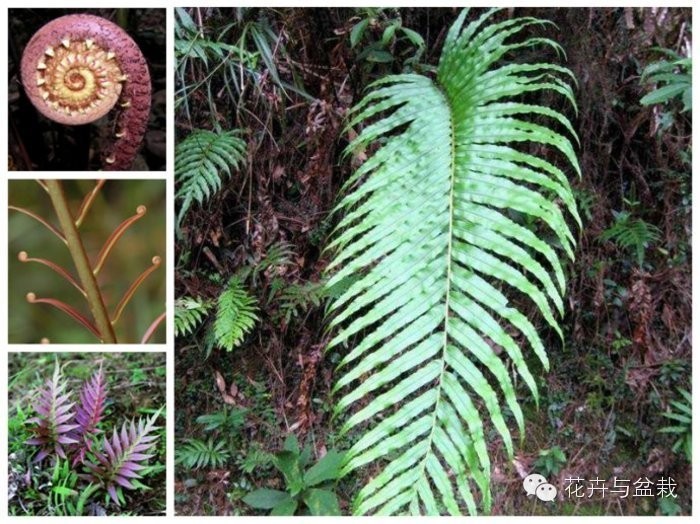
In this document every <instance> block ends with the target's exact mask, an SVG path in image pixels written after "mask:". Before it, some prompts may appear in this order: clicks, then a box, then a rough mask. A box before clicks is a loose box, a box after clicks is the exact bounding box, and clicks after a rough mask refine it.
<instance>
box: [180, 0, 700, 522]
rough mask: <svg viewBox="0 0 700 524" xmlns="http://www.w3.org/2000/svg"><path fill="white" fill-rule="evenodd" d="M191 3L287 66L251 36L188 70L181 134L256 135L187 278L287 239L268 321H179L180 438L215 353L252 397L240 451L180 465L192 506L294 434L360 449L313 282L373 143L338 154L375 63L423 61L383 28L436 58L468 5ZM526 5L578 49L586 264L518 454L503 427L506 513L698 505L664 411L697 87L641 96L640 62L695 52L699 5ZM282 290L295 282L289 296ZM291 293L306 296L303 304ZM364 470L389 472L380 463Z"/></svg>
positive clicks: (673, 379)
mask: <svg viewBox="0 0 700 524" xmlns="http://www.w3.org/2000/svg"><path fill="white" fill-rule="evenodd" d="M187 13H188V14H189V15H190V17H191V19H192V21H193V23H194V24H195V25H196V28H197V30H198V31H201V33H200V34H201V35H202V37H203V38H204V39H207V40H210V41H214V42H225V43H228V44H231V45H237V46H239V47H240V48H244V49H247V50H249V51H251V52H256V49H259V47H257V48H256V42H253V41H252V39H251V38H250V34H251V33H250V27H251V26H252V25H257V26H258V27H264V28H269V29H270V31H271V34H272V36H273V37H274V38H272V37H271V39H270V46H269V47H270V49H271V55H272V57H273V61H272V63H273V64H274V67H275V68H276V72H275V71H273V70H272V69H271V68H270V64H269V63H266V62H265V61H264V60H262V59H260V60H258V61H257V62H256V63H255V64H254V65H250V64H247V65H245V66H240V63H238V66H237V65H236V64H237V63H236V61H235V60H234V58H235V55H233V57H232V55H229V60H228V61H220V60H217V59H216V57H215V55H209V61H208V62H207V63H206V64H205V63H204V61H202V60H199V61H197V60H190V61H189V62H188V63H187V64H186V66H185V67H183V68H182V69H181V70H180V72H179V74H178V76H177V78H176V93H177V95H176V114H177V118H176V120H177V121H176V134H177V137H178V138H179V139H183V138H184V137H186V136H187V135H188V134H189V133H190V132H191V130H192V129H198V128H203V129H215V130H218V129H223V130H227V129H233V128H240V129H242V130H244V133H245V137H246V139H247V141H248V163H247V166H246V168H245V169H243V170H242V171H241V172H240V173H238V174H236V175H234V176H233V178H232V179H230V180H229V181H227V182H225V183H224V189H223V190H222V191H220V192H218V193H217V194H216V195H215V196H214V197H213V199H212V200H211V201H210V203H208V204H207V205H205V206H204V207H199V206H195V207H193V208H192V210H191V211H190V213H189V214H188V215H187V216H186V218H185V220H184V222H183V224H182V234H183V239H182V241H181V242H179V243H178V245H177V246H176V258H177V262H176V264H177V274H176V295H177V296H196V297H204V298H210V299H214V298H215V297H216V296H218V294H219V293H220V290H221V288H222V286H223V283H225V282H226V281H227V279H228V277H229V276H230V275H232V274H233V273H234V272H236V271H239V270H240V269H241V268H244V267H256V266H257V265H260V263H261V261H265V260H266V259H267V258H268V257H269V256H270V254H271V253H274V249H272V248H273V247H274V246H280V245H284V246H286V248H287V249H288V250H289V251H290V252H291V254H290V255H289V256H288V257H286V258H283V259H280V260H277V261H276V262H275V263H273V264H271V265H269V266H266V269H265V270H264V271H262V272H261V274H260V275H259V278H257V279H256V280H255V282H254V283H251V284H250V285H249V288H250V289H249V291H250V293H251V294H252V295H254V296H255V297H257V299H258V302H259V304H260V305H261V311H260V317H261V320H260V321H259V322H258V324H257V327H256V328H255V329H254V330H253V332H252V333H251V334H250V335H249V336H248V338H247V339H246V341H245V343H244V344H243V345H242V346H241V347H239V348H237V349H235V350H234V352H232V353H224V352H218V351H213V352H211V354H210V356H209V357H208V358H207V359H203V358H202V355H207V354H208V351H207V345H208V343H207V341H206V340H205V338H206V337H205V329H201V330H200V331H199V332H197V333H195V336H192V337H184V338H182V339H179V340H178V348H177V372H176V375H177V383H176V384H177V386H176V387H177V399H178V401H177V426H176V431H177V436H178V438H180V439H182V438H193V437H194V438H202V437H204V436H205V433H204V432H203V428H202V426H201V425H200V424H197V423H196V422H195V419H196V417H197V416H199V415H202V414H206V413H211V412H217V411H219V410H221V409H223V408H224V403H223V401H224V400H225V399H223V398H222V395H221V394H220V392H219V391H218V390H217V388H216V383H215V379H214V376H215V375H214V373H215V372H219V373H221V374H222V376H223V378H224V379H225V381H226V384H227V385H226V387H227V388H228V387H229V385H230V384H233V385H232V386H231V387H230V393H231V395H230V398H229V399H227V402H228V404H233V405H234V406H235V409H241V410H246V412H245V413H246V414H245V421H244V422H241V424H240V425H239V427H238V430H237V431H236V432H235V435H234V436H232V437H223V436H218V435H217V438H227V439H229V440H228V441H227V445H229V446H231V447H232V449H235V452H234V453H232V454H231V458H230V460H229V461H228V462H227V464H226V466H225V467H221V468H213V469H211V470H209V471H195V472H192V471H185V470H183V469H182V468H181V469H180V470H178V475H177V476H178V482H177V489H176V491H177V495H176V497H177V499H176V501H177V503H178V510H179V511H180V512H181V513H186V514H198V513H207V514H234V513H249V512H250V511H251V510H250V508H248V507H246V506H245V505H243V504H241V502H240V501H239V499H240V498H241V497H242V496H243V495H244V494H245V493H246V492H247V491H249V490H250V489H252V488H253V487H265V486H266V487H279V485H278V483H279V479H277V478H276V476H275V474H274V472H273V470H271V469H270V468H269V466H265V461H264V460H263V459H261V460H260V464H262V466H260V467H256V468H252V469H250V470H249V469H247V468H246V464H249V462H247V460H248V459H247V457H250V456H258V455H260V454H261V453H262V452H263V451H264V452H273V451H276V450H278V449H279V448H280V446H281V443H282V441H283V440H284V437H285V435H287V434H288V433H295V434H297V435H298V436H300V438H302V439H303V440H306V441H307V442H311V443H312V444H313V447H314V450H315V452H316V454H317V455H321V454H323V452H324V451H325V450H326V449H328V448H330V447H332V446H339V447H341V448H342V447H345V446H347V441H338V440H337V437H336V434H335V432H334V431H335V429H336V428H335V427H334V424H333V423H331V421H330V415H329V410H330V407H331V406H332V398H331V397H330V394H329V390H330V386H331V384H332V376H333V368H334V363H335V362H336V361H337V359H338V355H337V354H335V353H330V354H326V355H324V354H323V348H324V347H325V345H326V343H327V341H328V335H327V333H326V332H324V329H323V308H322V307H318V306H316V305H315V304H314V300H312V297H313V293H311V292H310V290H311V289H313V286H314V283H316V282H318V281H319V280H320V279H321V273H322V271H323V269H324V267H325V266H326V264H327V263H328V259H327V257H326V256H324V255H323V254H322V249H323V247H324V245H325V244H326V241H327V235H328V233H329V232H330V230H331V228H332V226H333V222H332V220H331V219H329V211H330V210H331V209H332V207H333V205H334V203H335V201H336V198H337V192H338V188H339V185H340V184H341V183H342V181H343V180H345V179H346V178H347V177H348V175H349V173H350V171H351V170H352V168H353V167H356V165H357V162H359V161H361V158H357V157H342V156H341V153H342V151H343V148H344V146H345V145H346V144H347V139H348V135H351V134H352V133H353V131H352V130H350V131H349V132H348V134H345V133H344V130H343V126H344V120H343V119H344V116H345V115H346V112H347V110H348V108H349V107H350V106H352V105H353V104H354V103H356V102H357V101H359V99H360V98H361V96H362V94H363V92H364V90H365V88H366V87H367V85H368V84H369V83H370V82H371V81H372V80H374V79H377V78H380V77H382V76H384V75H386V74H388V73H392V72H393V73H398V72H402V71H404V70H406V69H407V68H408V69H410V68H411V67H412V66H413V64H414V63H415V61H413V57H414V56H415V53H416V46H415V45H414V44H413V43H412V42H411V41H410V40H408V39H399V38H395V39H393V40H390V41H389V43H388V45H386V46H383V47H382V46H381V45H378V42H381V40H382V36H383V34H384V30H385V29H386V27H387V26H388V25H389V24H390V23H391V21H392V20H396V19H400V20H401V24H402V26H404V27H408V28H411V29H413V30H414V31H416V32H417V33H418V34H419V35H421V36H422V37H423V39H424V41H425V44H426V45H425V52H424V54H423V55H422V57H420V62H423V63H428V64H432V65H435V63H436V61H437V59H438V57H439V52H440V48H441V45H442V42H443V40H444V37H445V32H446V30H447V28H448V27H449V26H450V24H451V23H452V21H453V20H454V19H455V17H456V16H457V13H458V11H457V10H456V9H447V8H445V9H422V8H405V9H383V10H377V11H368V10H365V9H349V8H347V9H346V8H337V9H336V8H332V9H235V10H232V9H218V8H209V9H207V8H200V9H188V10H187ZM512 15H515V16H526V15H534V16H538V17H542V18H546V19H549V20H552V21H553V22H555V23H556V24H557V26H558V30H556V29H549V30H548V31H547V33H546V36H548V37H550V38H553V39H554V40H556V41H558V42H559V43H560V44H561V45H562V46H563V48H564V49H565V50H566V53H567V60H566V62H565V65H567V66H568V67H569V68H571V69H572V71H573V72H574V73H575V75H576V77H577V79H578V82H579V85H578V88H577V89H576V96H577V101H578V106H579V113H578V115H575V114H573V113H572V112H571V111H570V110H569V109H568V108H564V107H561V108H559V109H561V110H562V111H565V112H567V114H568V115H569V117H570V118H571V120H572V122H573V123H574V126H575V127H576V129H577V132H578V134H579V137H580V140H581V145H580V148H579V149H578V154H579V158H580V161H581V165H582V170H583V176H582V178H581V179H580V180H573V181H572V182H573V186H574V189H575V194H576V197H577V201H578V205H579V208H580V212H581V215H582V217H583V220H584V228H583V230H582V231H581V233H580V239H579V246H578V250H577V260H576V263H575V264H574V265H573V266H571V267H570V268H569V271H568V274H569V277H568V298H567V300H568V303H567V304H568V307H567V312H566V317H565V319H564V328H565V344H564V347H563V348H562V347H561V345H560V344H559V342H558V341H557V338H556V336H552V334H551V333H550V335H549V336H548V344H547V346H548V351H549V352H550V359H551V361H552V370H551V372H550V373H549V374H542V376H541V377H540V378H539V382H540V387H541V392H542V395H543V397H542V399H541V401H540V407H539V409H536V408H535V406H534V405H529V406H527V407H526V418H527V420H528V423H527V427H526V432H525V435H523V441H522V445H521V446H520V447H519V449H518V450H517V451H516V460H515V463H510V462H509V461H508V460H507V457H505V455H504V453H503V451H502V447H501V445H500V443H499V442H498V441H497V440H496V439H494V440H493V442H492V445H491V449H490V451H491V453H492V457H494V460H493V466H492V467H493V479H494V484H493V490H494V497H495V498H494V514H533V513H535V514H540V513H541V514H579V515H581V514H590V515H601V514H625V515H627V514H637V515H642V514H676V513H679V512H680V513H685V514H687V513H689V512H690V508H691V476H690V468H689V467H688V462H687V460H686V459H685V458H684V456H683V454H682V453H677V452H673V451H672V449H671V448H672V445H673V443H674V437H673V435H669V434H665V433H660V432H659V431H658V430H659V429H660V428H661V427H663V426H667V425H669V423H670V421H669V420H668V419H667V418H665V417H664V416H663V413H664V412H665V411H666V410H667V409H668V408H669V407H670V402H671V401H674V400H678V399H679V398H680V397H679V388H683V389H687V390H690V372H691V249H690V232H691V229H690V228H691V224H690V218H691V178H690V139H691V127H690V113H683V114H681V113H680V108H681V106H680V105H674V104H670V105H667V106H664V107H660V106H652V107H645V106H642V105H641V104H640V102H639V101H640V99H641V98H642V97H643V96H644V95H645V94H646V93H648V92H649V91H650V90H651V87H650V86H647V85H643V84H642V83H641V82H640V76H641V74H642V72H643V70H644V68H645V67H646V66H647V65H649V64H650V63H652V62H654V61H657V60H659V59H660V58H662V55H661V54H660V53H659V52H658V51H656V50H655V48H656V47H662V48H667V49H672V50H674V51H676V52H678V53H680V54H684V53H685V51H684V49H685V48H684V46H685V44H686V43H687V42H688V41H689V39H690V27H689V24H690V11H689V10H683V9H666V8H663V9H653V10H652V9H633V8H617V9H598V8H596V9H523V10H521V9H516V10H514V11H513V10H506V11H505V12H504V13H503V14H502V15H501V16H504V17H505V16H512ZM364 18H372V19H373V20H374V21H373V22H371V23H369V24H368V28H367V30H366V31H365V34H364V35H363V37H362V39H360V40H359V42H356V44H355V45H354V46H353V45H351V37H352V29H353V27H354V26H355V25H356V24H357V23H358V22H359V21H361V20H363V19H364ZM246 28H247V29H246ZM537 31H541V30H540V29H538V30H537ZM541 34H542V35H544V33H541ZM535 52H536V53H538V54H536V55H531V56H529V55H528V53H530V51H528V50H525V56H524V57H523V59H527V60H534V61H552V62H557V61H558V60H559V59H558V58H557V57H556V56H554V54H553V53H551V54H550V55H546V56H542V53H541V51H540V50H537V51H532V53H535ZM262 54H264V53H260V56H261V55H262ZM220 62H221V64H222V65H221V67H218V68H217V67H216V66H217V64H219V63H220ZM236 73H239V74H236ZM275 75H277V76H278V77H279V82H278V81H277V80H275ZM236 82H239V84H240V85H239V84H237V83H236ZM542 103H544V104H545V105H547V104H548V103H549V101H547V100H544V101H542ZM625 216H627V217H628V218H629V220H630V221H634V223H641V224H643V228H645V229H644V231H646V232H647V233H646V234H645V233H644V232H642V233H640V234H638V236H637V237H635V238H634V239H633V240H634V242H633V245H632V246H631V247H630V246H628V247H625V245H621V243H620V242H618V241H616V238H617V237H616V236H615V235H614V234H612V233H610V230H611V229H613V230H614V228H615V227H618V229H619V228H621V227H623V226H624V225H625V224H622V225H621V224H620V223H621V222H623V221H624V217H625ZM629 223H630V222H626V224H629ZM649 232H650V233H649ZM635 245H636V246H637V247H636V248H635V247H634V246H635ZM639 246H641V247H639ZM638 251H641V254H642V260H640V258H639V253H638ZM280 289H287V290H289V289H291V290H297V291H298V294H296V295H295V294H293V293H289V294H288V295H286V298H284V300H282V299H280V296H282V295H280V293H279V290H280ZM271 297H272V299H270V298H271ZM290 303H291V306H295V307H296V308H297V309H295V314H293V315H291V316H287V315H286V310H285V309H284V308H285V307H291V306H290ZM542 329H543V330H544V329H545V328H544V326H542ZM261 450H262V451H261ZM251 460H252V459H251ZM538 469H539V470H543V469H546V470H547V471H548V480H549V481H550V482H552V483H553V484H555V485H558V486H562V485H564V484H565V482H564V480H565V478H567V477H569V476H581V477H583V478H594V477H600V478H608V479H612V477H613V476H615V475H617V476H619V477H623V478H629V479H632V480H636V479H637V478H639V477H642V476H647V477H649V478H650V479H653V478H656V479H658V478H659V477H664V476H665V477H672V478H674V479H675V481H676V482H677V483H678V486H679V487H678V488H677V492H678V498H677V499H666V500H661V499H659V498H654V497H652V498H645V499H640V498H633V497H629V498H628V499H624V500H623V499H615V498H606V499H600V498H595V497H592V498H590V499H589V498H585V499H577V500H575V501H572V500H566V499H561V500H559V501H557V503H556V504H551V505H544V504H538V505H535V506H533V505H532V501H531V500H528V499H526V497H525V496H524V494H523V491H522V485H521V482H522V481H521V475H522V472H529V471H532V470H538ZM366 474H367V475H368V476H371V475H372V474H373V472H372V471H371V468H370V469H369V470H367V471H366ZM356 477H357V475H356V476H355V477H353V478H349V479H345V480H344V481H343V482H342V483H341V484H340V485H339V487H338V492H339V495H340V498H341V506H342V507H343V508H345V509H347V507H348V506H347V505H348V502H349V500H350V498H351V496H352V494H353V493H356V488H357V486H358V485H361V484H362V483H363V479H360V478H356Z"/></svg>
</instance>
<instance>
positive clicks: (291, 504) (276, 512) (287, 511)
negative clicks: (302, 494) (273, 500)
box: [270, 497, 299, 517]
mask: <svg viewBox="0 0 700 524" xmlns="http://www.w3.org/2000/svg"><path fill="white" fill-rule="evenodd" d="M298 505H299V503H298V502H297V501H296V499H293V498H291V497H290V498H289V499H288V500H284V501H283V502H280V503H279V504H278V505H277V506H275V507H274V508H272V511H271V512H270V516H271V517H276V516H277V517H291V516H292V515H294V513H296V510H297V506H298Z"/></svg>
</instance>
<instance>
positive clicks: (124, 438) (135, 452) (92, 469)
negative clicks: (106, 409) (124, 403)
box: [82, 410, 161, 505]
mask: <svg viewBox="0 0 700 524" xmlns="http://www.w3.org/2000/svg"><path fill="white" fill-rule="evenodd" d="M160 414H161V410H158V411H157V412H156V413H154V414H153V416H151V417H150V418H149V419H146V420H144V419H140V420H139V421H138V422H136V421H135V420H132V421H131V422H130V423H129V422H124V424H123V425H122V427H121V431H117V428H116V427H115V428H114V431H113V433H112V438H109V435H106V436H105V437H104V438H103V439H102V446H101V449H100V450H94V451H93V456H92V457H90V458H91V459H88V460H86V461H85V462H83V464H84V465H85V467H86V468H87V470H88V471H89V473H87V474H85V475H82V476H83V478H85V479H86V480H88V481H90V482H95V483H96V484H100V485H101V486H102V487H104V489H106V490H107V493H108V494H109V496H110V497H111V499H112V500H113V501H114V503H115V504H116V505H120V504H119V499H120V497H119V493H120V492H121V489H122V488H124V489H135V488H136V486H135V485H134V482H135V481H136V480H137V479H140V478H141V475H139V471H142V470H144V469H145V468H146V466H145V464H144V462H145V461H147V460H148V459H149V458H151V457H153V455H152V454H149V452H150V451H151V450H152V449H153V447H154V446H156V444H157V443H158V435H154V434H153V432H154V431H155V430H156V429H158V428H157V427H156V425H155V422H156V420H157V419H158V417H159V416H160Z"/></svg>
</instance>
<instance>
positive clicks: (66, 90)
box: [21, 15, 151, 171]
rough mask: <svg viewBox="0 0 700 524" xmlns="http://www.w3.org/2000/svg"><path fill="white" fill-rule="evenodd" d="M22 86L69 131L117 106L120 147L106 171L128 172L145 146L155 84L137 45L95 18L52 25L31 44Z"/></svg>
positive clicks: (105, 157)
mask: <svg viewBox="0 0 700 524" xmlns="http://www.w3.org/2000/svg"><path fill="white" fill-rule="evenodd" d="M21 71H22V84H23V85H24V89H25V92H26V93H27V96H28V97H29V99H30V100H31V102H32V103H33V104H34V106H35V107H36V108H37V109H38V110H39V111H40V112H41V113H42V114H43V115H44V116H46V117H47V118H50V119H52V120H55V121H56V122H59V123H62V124H68V125H81V124H87V123H90V122H93V121H95V120H97V119H99V118H101V117H103V116H105V115H106V114H107V113H109V111H110V110H111V109H112V108H113V107H115V106H117V107H118V109H119V113H118V116H117V118H116V125H115V131H114V137H115V140H114V142H113V143H112V144H111V145H110V146H109V148H108V149H107V151H105V152H104V153H103V154H102V164H103V166H104V168H105V169H106V170H113V171H118V170H127V169H129V168H130V167H131V164H132V162H133V160H134V157H135V156H136V153H137V152H138V150H139V147H140V146H141V142H142V140H143V135H144V133H145V131H146V124H147V123H148V115H149V112H150V108H151V78H150V74H149V72H148V66H147V65H146V60H145V58H144V57H143V54H142V53H141V50H140V49H139V47H138V45H136V42H134V41H133V40H132V38H131V37H130V36H129V35H128V34H127V33H126V32H125V31H124V30H123V29H121V28H120V27H119V26H117V25H115V24H113V23H112V22H110V21H109V20H105V19H104V18H100V17H98V16H93V15H68V16H62V17H60V18H57V19H55V20H52V21H51V22H49V23H48V24H46V25H45V26H43V27H42V28H41V29H39V31H37V32H36V33H35V34H34V36H33V37H32V38H31V40H30V41H29V43H28V44H27V46H26V48H25V50H24V53H23V55H22V63H21Z"/></svg>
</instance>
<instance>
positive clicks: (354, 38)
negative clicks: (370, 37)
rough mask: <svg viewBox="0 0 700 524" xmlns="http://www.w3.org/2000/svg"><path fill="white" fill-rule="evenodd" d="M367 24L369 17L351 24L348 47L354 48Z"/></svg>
mask: <svg viewBox="0 0 700 524" xmlns="http://www.w3.org/2000/svg"><path fill="white" fill-rule="evenodd" d="M368 24H369V18H363V19H362V20H360V21H359V22H357V23H356V24H355V25H354V26H352V29H351V30H350V49H354V48H355V46H356V45H357V44H358V42H359V41H360V40H362V36H363V35H364V34H365V29H367V25H368Z"/></svg>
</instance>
